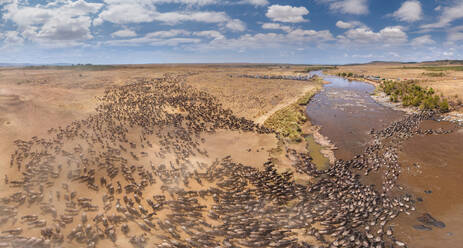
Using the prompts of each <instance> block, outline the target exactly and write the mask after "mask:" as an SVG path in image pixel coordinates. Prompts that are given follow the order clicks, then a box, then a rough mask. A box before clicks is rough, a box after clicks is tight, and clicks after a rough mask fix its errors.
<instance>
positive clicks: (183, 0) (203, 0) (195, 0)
mask: <svg viewBox="0 0 463 248" xmlns="http://www.w3.org/2000/svg"><path fill="white" fill-rule="evenodd" d="M148 2H152V3H155V4H156V3H177V4H186V5H198V6H203V5H209V4H217V3H218V2H219V1H217V0H149V1H148Z"/></svg>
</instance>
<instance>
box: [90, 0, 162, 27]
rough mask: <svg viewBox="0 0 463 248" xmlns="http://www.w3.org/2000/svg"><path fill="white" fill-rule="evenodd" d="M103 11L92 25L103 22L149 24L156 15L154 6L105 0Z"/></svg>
mask: <svg viewBox="0 0 463 248" xmlns="http://www.w3.org/2000/svg"><path fill="white" fill-rule="evenodd" d="M105 2H106V3H107V5H106V7H105V9H104V10H103V11H102V12H101V13H100V14H99V15H98V18H96V19H95V20H94V21H93V23H94V24H95V25H100V24H102V23H103V22H104V21H108V22H112V23H116V24H128V23H142V22H151V21H153V20H154V17H155V16H156V14H157V11H156V6H154V4H152V3H149V2H148V3H144V2H141V1H127V2H123V1H121V2H118V1H114V0H105Z"/></svg>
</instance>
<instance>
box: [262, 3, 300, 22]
mask: <svg viewBox="0 0 463 248" xmlns="http://www.w3.org/2000/svg"><path fill="white" fill-rule="evenodd" d="M307 14H309V11H308V10H307V9H306V8H305V7H293V6H290V5H278V4H276V5H272V6H270V7H269V8H268V10H267V14H266V16H267V17H268V18H270V19H272V20H273V21H278V22H291V23H297V22H303V21H305V19H304V16H305V15H307Z"/></svg>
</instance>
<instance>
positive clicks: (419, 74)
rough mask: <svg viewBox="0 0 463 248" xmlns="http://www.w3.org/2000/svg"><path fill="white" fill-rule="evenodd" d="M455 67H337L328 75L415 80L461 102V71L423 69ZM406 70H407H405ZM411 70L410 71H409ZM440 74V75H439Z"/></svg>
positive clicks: (380, 65) (462, 77)
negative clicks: (341, 73)
mask: <svg viewBox="0 0 463 248" xmlns="http://www.w3.org/2000/svg"><path fill="white" fill-rule="evenodd" d="M436 66H439V67H441V66H443V67H445V66H448V67H451V66H457V65H446V64H442V63H437V64H436V63H434V64H429V63H413V64H402V63H371V64H362V65H347V66H338V67H337V69H335V70H329V71H328V73H329V74H337V73H340V72H346V73H349V72H352V73H354V74H359V75H364V76H372V77H376V76H378V77H380V78H386V79H391V80H410V79H412V80H416V81H417V83H418V84H420V85H422V86H427V87H432V88H433V89H435V90H436V91H437V92H438V93H442V94H443V95H444V96H445V97H447V98H449V99H450V100H458V99H459V100H460V101H463V71H456V70H443V71H430V70H426V69H423V67H436ZM407 68H408V69H407ZM410 68H412V69H410ZM441 72H442V74H440V73H441Z"/></svg>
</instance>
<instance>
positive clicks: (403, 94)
mask: <svg viewBox="0 0 463 248" xmlns="http://www.w3.org/2000/svg"><path fill="white" fill-rule="evenodd" d="M379 88H380V89H381V90H382V91H383V92H384V93H386V95H388V96H389V100H390V101H391V102H399V101H401V102H402V105H403V106H414V107H420V108H421V109H439V110H440V111H442V112H448V111H449V104H448V101H447V100H446V99H443V100H441V97H439V95H437V94H436V92H435V91H434V89H433V88H426V87H421V86H419V85H417V84H415V83H414V82H413V81H408V82H396V81H391V80H385V81H383V82H382V84H381V85H380V87H379Z"/></svg>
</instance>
